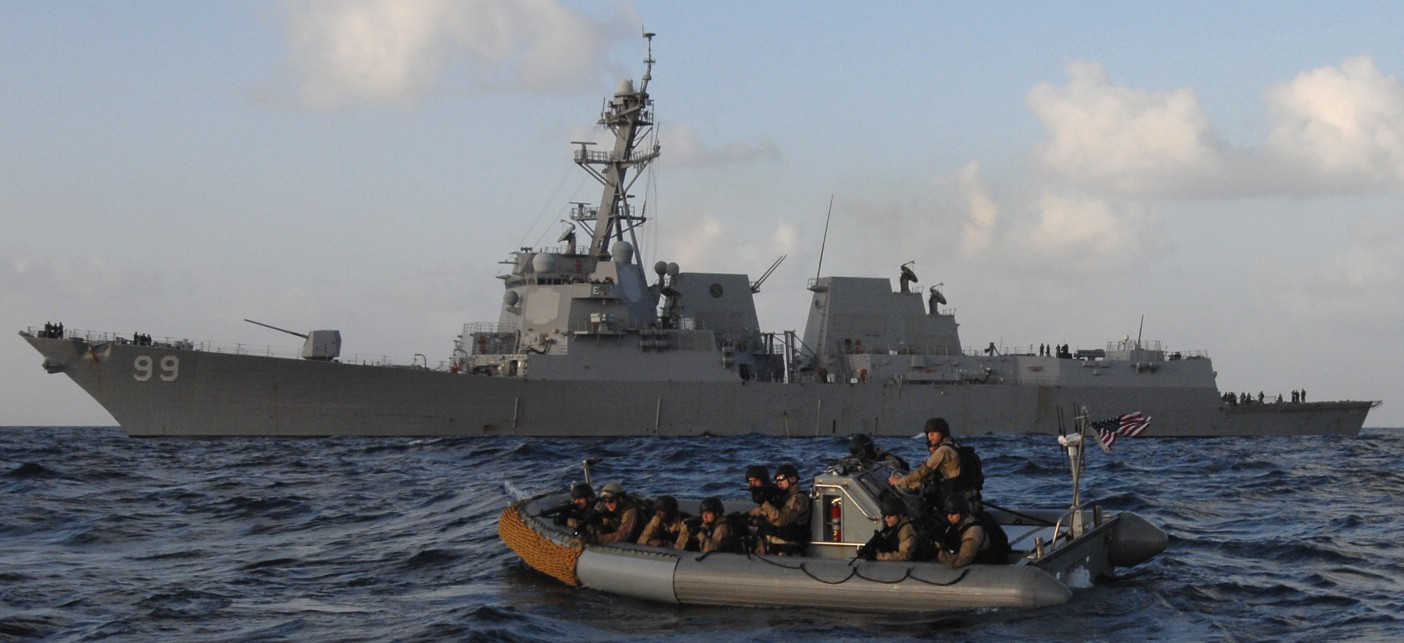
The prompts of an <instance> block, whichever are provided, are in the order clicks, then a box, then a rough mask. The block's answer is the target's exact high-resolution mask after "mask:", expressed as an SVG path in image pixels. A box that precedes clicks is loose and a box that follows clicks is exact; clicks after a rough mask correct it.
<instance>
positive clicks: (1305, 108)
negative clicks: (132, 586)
mask: <svg viewBox="0 0 1404 643" xmlns="http://www.w3.org/2000/svg"><path fill="white" fill-rule="evenodd" d="M989 5H990V3H929V2H911V3H898V2H893V3H879V4H867V3H839V2H832V3H813V2H804V3H799V2H771V3H739V2H709V3H676V2H637V3H576V2H564V3H563V2H545V1H540V2H492V1H481V2H472V3H461V2H451V1H447V0H444V1H428V0H426V1H421V2H380V1H365V2H331V3H321V2H272V1H268V2H233V3H188V2H29V1H12V2H6V3H0V88H3V89H0V217H3V219H0V220H3V222H4V226H5V230H6V234H4V235H3V236H0V302H3V304H2V305H0V316H3V320H2V321H3V322H4V325H6V326H8V327H9V328H11V329H12V330H15V331H17V330H21V329H24V328H27V327H37V326H42V324H43V323H44V322H46V321H62V322H64V323H65V324H66V325H67V327H68V328H70V329H82V330H93V331H112V332H118V333H121V334H131V333H133V332H143V333H148V334H151V335H154V336H156V337H158V338H160V337H175V338H189V339H193V340H197V341H204V340H208V341H215V342H222V343H244V344H251V345H268V344H273V345H283V344H287V342H286V341H285V340H286V339H291V338H285V337H284V336H281V335H278V334H276V333H271V332H270V331H267V330H266V329H261V328H258V327H255V326H252V325H249V324H246V323H244V322H243V321H242V320H243V319H244V318H252V319H258V320H261V321H266V322H269V323H273V324H277V325H280V326H284V327H291V328H298V329H312V328H339V329H340V330H341V331H342V333H343V336H344V337H345V345H344V348H343V352H345V353H347V354H360V355H367V356H382V355H384V356H390V357H392V358H399V359H403V360H406V361H408V359H409V358H410V356H412V355H414V354H415V353H422V354H425V355H427V356H429V357H430V359H431V360H432V361H437V360H438V359H442V358H444V357H447V355H448V354H449V352H450V351H451V349H452V341H453V338H454V336H455V335H457V334H458V332H460V330H461V328H462V326H463V324H464V323H467V322H475V321H493V320H495V319H496V317H497V312H496V307H497V304H498V302H499V301H500V300H501V282H500V281H499V280H497V279H494V278H493V277H494V276H495V275H497V274H498V272H499V270H500V265H499V263H498V262H499V261H501V260H502V259H504V258H505V257H506V256H507V253H508V252H509V251H511V250H513V249H515V248H517V247H519V246H523V245H527V246H534V245H546V244H549V243H551V242H554V240H555V237H556V236H557V235H558V234H559V232H560V229H561V225H560V223H559V220H560V219H561V218H562V217H563V216H564V213H565V210H566V208H567V207H568V203H569V202H570V201H578V200H594V199H597V198H598V196H599V190H598V188H597V186H596V185H595V184H594V182H593V180H591V179H589V177H587V176H586V175H585V174H584V173H583V172H581V171H580V170H579V169H578V168H576V167H575V166H574V165H573V164H572V163H571V162H570V156H569V154H570V149H571V148H570V146H569V141H572V140H581V139H582V138H591V139H599V138H600V135H599V132H598V131H596V130H595V129H594V122H595V120H596V118H597V117H598V110H599V108H600V105H601V100H602V98H603V97H604V96H605V95H607V94H609V93H612V92H613V90H614V88H615V87H616V86H617V84H618V82H619V81H620V80H622V79H624V78H635V79H637V77H638V76H639V75H640V73H641V68H642V65H641V60H642V58H643V57H644V55H645V48H644V45H643V41H642V39H641V38H640V37H639V33H640V31H641V29H642V28H645V27H646V28H647V29H648V30H649V31H653V32H656V33H657V34H658V37H657V38H656V39H655V41H654V56H655V58H656V59H657V61H658V62H657V65H656V66H655V68H654V80H653V84H652V85H651V86H650V88H651V92H652V94H653V97H654V99H655V101H656V113H657V121H658V129H659V136H660V140H661V142H662V145H663V157H662V158H661V159H660V160H659V161H658V162H657V163H656V164H655V166H654V168H653V171H652V173H651V174H650V175H649V176H648V177H647V189H646V190H642V191H641V192H643V194H641V196H640V197H639V198H640V199H643V198H645V197H647V201H648V203H649V206H648V207H649V210H650V212H651V216H652V219H651V223H650V227H649V230H648V235H647V236H646V237H645V242H646V247H645V248H644V252H645V258H646V260H648V261H649V262H652V261H655V260H659V259H662V260H668V261H677V262H678V263H680V264H681V265H682V266H683V268H684V269H692V270H706V271H726V272H746V273H750V274H751V275H752V276H753V277H754V276H758V275H759V274H760V273H761V272H763V271H764V270H765V268H766V267H767V266H769V265H770V263H771V262H772V261H774V260H775V258H777V257H779V256H780V255H788V259H786V261H785V263H784V264H782V266H781V267H780V268H779V269H778V270H777V271H776V272H775V274H773V275H772V276H771V277H770V279H769V281H767V282H766V286H765V288H764V289H763V290H762V292H761V294H760V296H759V300H758V306H759V309H760V313H761V317H762V324H763V325H764V326H765V327H766V329H767V330H775V331H778V330H784V329H795V330H800V329H801V328H802V326H803V323H804V314H805V307H806V304H807V299H808V298H807V294H808V293H807V291H805V290H804V285H805V280H806V279H808V278H810V277H812V276H813V275H814V272H815V270H816V267H817V261H818V253H819V245H820V238H821V236H822V234H823V226H824V214H825V211H826V210H827V208H828V203H829V199H830V196H832V197H833V199H834V214H833V224H832V228H831V230H830V233H829V242H828V247H827V249H826V250H825V254H824V264H823V271H824V273H825V274H846V275H860V276H887V277H891V278H894V280H895V276H896V274H897V267H898V265H899V264H901V263H903V262H906V261H915V262H916V263H915V268H916V271H917V273H918V275H920V276H921V277H922V279H923V282H922V283H923V284H930V283H936V282H940V283H943V284H944V292H945V294H946V296H947V298H948V299H949V300H950V305H951V306H952V307H953V308H954V309H955V312H956V314H957V318H958V319H959V320H960V321H961V324H962V325H961V333H962V339H963V340H964V342H965V344H966V345H967V346H984V345H985V344H987V343H989V342H995V343H997V344H999V345H1002V346H1006V347H1010V348H1015V347H1021V346H1022V347H1027V346H1029V345H1035V346H1036V345H1037V344H1040V343H1059V344H1061V343H1069V344H1071V345H1073V346H1074V347H1085V348H1097V347H1102V346H1104V345H1105V344H1106V342H1108V341H1113V340H1116V339H1119V338H1121V337H1122V336H1124V335H1131V336H1133V337H1134V336H1135V335H1136V334H1137V332H1138V329H1139V328H1140V325H1141V319H1142V316H1144V319H1145V322H1144V336H1145V337H1146V338H1147V339H1151V340H1159V341H1162V342H1164V344H1165V345H1166V346H1167V347H1169V348H1171V349H1173V350H1180V351H1203V352H1206V353H1207V354H1208V355H1209V356H1210V357H1212V358H1213V359H1214V360H1215V367H1216V368H1217V370H1218V372H1219V383H1220V387H1221V389H1223V390H1232V391H1245V390H1246V391H1251V392H1257V391H1260V390H1261V391H1264V392H1266V393H1268V394H1269V395H1275V394H1276V393H1282V394H1283V395H1284V396H1286V395H1289V393H1290V391H1291V390H1292V389H1298V388H1306V389H1307V390H1308V392H1309V396H1310V398H1311V399H1314V400H1321V399H1375V400H1385V401H1386V404H1385V405H1384V406H1383V407H1381V408H1380V409H1377V410H1376V411H1374V412H1373V413H1372V414H1371V416H1370V420H1369V421H1368V422H1367V425H1368V426H1393V427H1399V426H1404V403H1401V396H1400V395H1399V393H1400V389H1401V386H1400V384H1399V382H1400V381H1401V379H1400V377H1399V375H1398V374H1397V371H1398V365H1399V364H1404V323H1401V320H1404V83H1402V82H1401V80H1400V76H1401V74H1404V50H1401V49H1400V48H1399V47H1398V45H1397V36H1398V34H1399V33H1404V9H1401V8H1400V7H1399V6H1397V4H1395V3H1388V2H1378V3H1375V2H1351V3H1310V2H1301V3H1297V2H1262V3H1208V2H1204V3H1197V2H1176V3H1156V4H1151V3H1125V2H1106V3H1101V2H1074V3H1045V2H1027V3H1003V4H995V5H994V6H989ZM639 185H640V186H641V187H643V186H644V182H640V184H639ZM294 347H295V346H294ZM39 361H40V359H39V357H38V356H37V355H36V354H34V353H33V352H32V351H31V350H30V349H29V348H28V346H27V345H25V344H24V342H23V341H21V340H20V339H19V338H17V337H16V338H14V339H12V340H11V341H7V342H0V364H3V365H4V367H3V368H0V400H2V401H3V404H0V425H20V424H59V425H63V424H111V423H112V420H111V418H110V417H108V416H107V415H106V413H105V412H103V411H102V409H101V408H100V407H99V406H98V405H97V404H96V403H95V402H92V401H91V400H89V399H88V398H87V397H86V395H84V394H83V393H82V392H81V391H79V389H78V388H77V387H76V386H74V385H73V384H72V383H70V382H69V381H68V380H67V379H66V378H62V377H59V376H48V375H46V374H44V372H43V371H42V370H41V369H40V368H39Z"/></svg>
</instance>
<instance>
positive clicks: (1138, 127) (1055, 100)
mask: <svg viewBox="0 0 1404 643" xmlns="http://www.w3.org/2000/svg"><path fill="white" fill-rule="evenodd" d="M1067 69H1068V77H1069V82H1068V84H1066V85H1062V86H1054V85H1052V84H1048V83H1044V84H1040V85H1038V86H1036V87H1034V88H1033V90H1031V91H1030V92H1029V94H1028V99H1027V103H1028V106H1029V109H1030V110H1032V111H1033V113H1034V115H1035V116H1037V117H1038V118H1039V120H1041V121H1042V122H1043V126H1044V128H1045V129H1046V130H1047V131H1048V136H1049V140H1048V141H1047V142H1046V143H1044V144H1043V145H1041V146H1040V147H1039V148H1038V149H1037V150H1036V155H1037V158H1038V159H1039V160H1040V161H1041V162H1042V164H1043V166H1044V167H1045V168H1046V169H1048V170H1049V171H1051V172H1052V173H1054V174H1055V175H1058V176H1061V177H1064V178H1067V179H1070V180H1074V181H1081V182H1090V183H1105V184H1108V185H1109V186H1110V187H1112V188H1115V189H1118V190H1121V191H1126V192H1133V193H1135V192H1158V191H1160V190H1161V188H1163V187H1164V186H1165V184H1166V183H1167V179H1175V181H1174V182H1178V179H1179V177H1181V176H1183V175H1186V174H1195V175H1200V174H1205V173H1210V172H1213V171H1214V170H1215V166H1216V165H1217V164H1218V161H1219V159H1218V152H1217V149H1218V147H1219V144H1218V142H1217V140H1216V138H1215V136H1214V134H1213V131H1212V129H1211V128H1210V126H1209V122H1208V119H1207V118H1206V117H1205V114H1204V110H1203V109H1202V108H1201V107H1200V105H1199V99H1198V98H1197V97H1196V95H1195V92H1194V90H1192V89H1188V88H1183V89H1178V90H1175V91H1171V92H1164V91H1158V92H1152V91H1145V90H1140V89H1133V88H1129V87H1123V86H1119V85H1114V84H1112V83H1111V80H1110V77H1109V76H1108V75H1107V73H1106V71H1105V70H1104V69H1103V68H1102V67H1101V65H1097V64H1095V63H1087V62H1076V63H1072V64H1070V65H1068V68H1067Z"/></svg>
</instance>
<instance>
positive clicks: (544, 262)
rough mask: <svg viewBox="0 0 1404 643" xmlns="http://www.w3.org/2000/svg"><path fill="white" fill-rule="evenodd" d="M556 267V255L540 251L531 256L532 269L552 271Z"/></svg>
mask: <svg viewBox="0 0 1404 643" xmlns="http://www.w3.org/2000/svg"><path fill="white" fill-rule="evenodd" d="M555 267H556V261H555V257H552V256H551V255H549V254H547V253H544V252H540V253H537V254H536V256H535V257H532V258H531V269H532V270H534V271H536V272H551V270H553V269H554V268H555Z"/></svg>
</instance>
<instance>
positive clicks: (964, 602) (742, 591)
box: [499, 497, 1106, 612]
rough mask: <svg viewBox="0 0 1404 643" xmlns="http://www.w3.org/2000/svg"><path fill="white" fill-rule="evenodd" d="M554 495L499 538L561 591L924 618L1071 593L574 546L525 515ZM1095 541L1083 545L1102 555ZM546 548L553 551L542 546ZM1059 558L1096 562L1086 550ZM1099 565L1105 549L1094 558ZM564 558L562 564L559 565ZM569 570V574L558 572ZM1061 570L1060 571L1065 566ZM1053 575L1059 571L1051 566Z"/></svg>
mask: <svg viewBox="0 0 1404 643" xmlns="http://www.w3.org/2000/svg"><path fill="white" fill-rule="evenodd" d="M559 500H560V498H559V497H556V498H550V499H545V500H543V499H539V498H538V499H535V500H530V501H526V502H523V503H518V504H515V505H513V506H511V507H508V508H507V509H506V510H505V511H504V512H503V514H502V518H501V519H500V521H499V534H500V535H501V538H502V540H503V541H504V542H505V543H507V545H508V546H509V547H511V548H512V549H513V550H514V551H516V552H517V553H518V554H519V555H521V556H522V558H523V560H525V561H526V562H527V564H528V565H531V566H532V567H533V568H536V569H538V570H540V571H543V572H546V573H548V574H550V575H552V576H555V577H556V578H558V579H560V580H563V581H565V582H567V583H568V584H570V585H574V586H578V587H584V588H588V589H594V590H598V591H602V592H607V593H611V594H617V595H621V596H628V597H632V598H638V599H642V600H648V601H656V602H663V603H673V604H684V605H730V606H739V607H807V608H831V609H843V610H852V611H866V612H933V611H940V610H950V609H967V608H1033V607H1047V606H1051V605H1060V604H1063V603H1066V602H1067V601H1068V600H1069V599H1071V597H1072V591H1071V590H1070V589H1069V588H1068V586H1067V585H1065V584H1064V583H1062V582H1060V581H1059V580H1058V579H1057V578H1056V577H1055V574H1054V573H1050V572H1049V571H1048V570H1046V569H1044V568H1042V567H1038V566H1032V565H1023V564H1020V565H972V566H969V567H966V568H963V569H948V568H946V567H945V566H943V565H941V564H939V563H934V562H925V563H921V562H900V563H899V562H879V561H864V560H851V559H835V558H801V557H783V556H769V555H766V556H762V555H743V554H725V553H711V554H700V553H696V552H684V551H677V550H670V549H660V548H656V547H645V546H640V545H608V546H604V545H583V544H581V543H579V542H578V541H577V540H575V539H574V537H573V536H572V535H570V534H566V533H564V532H562V531H560V530H559V529H558V528H555V527H553V526H552V525H551V524H550V523H548V522H547V521H544V520H542V519H540V518H538V517H536V516H535V515H534V514H535V513H539V508H540V507H541V506H548V505H552V504H554V503H556V502H558V501H559ZM1103 547H1104V545H1102V544H1100V541H1099V542H1098V543H1096V544H1094V545H1092V548H1093V549H1094V550H1101V549H1102V548H1103ZM553 548H554V549H555V550H556V551H555V552H549V551H547V550H550V549H553ZM1074 553H1075V554H1076V555H1074V556H1071V557H1069V558H1065V559H1062V560H1064V562H1067V563H1069V564H1070V565H1073V564H1075V565H1086V564H1087V562H1086V561H1084V560H1083V559H1084V558H1085V559H1088V560H1096V559H1097V558H1098V557H1097V556H1096V555H1094V554H1093V553H1092V550H1088V551H1082V550H1081V549H1079V550H1078V551H1077V552H1074ZM1101 558H1103V559H1105V558H1106V555H1105V551H1102V552H1101ZM566 559H569V560H570V562H569V563H565V562H564V561H565V560H566ZM566 567H568V568H569V569H570V573H568V574H561V573H560V571H561V570H562V569H564V568H566ZM1071 568H1072V567H1068V568H1067V569H1071ZM1056 571H1058V572H1059V573H1061V572H1062V571H1065V570H1064V569H1063V568H1059V569H1058V570H1056Z"/></svg>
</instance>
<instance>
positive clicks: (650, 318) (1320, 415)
mask: <svg viewBox="0 0 1404 643" xmlns="http://www.w3.org/2000/svg"><path fill="white" fill-rule="evenodd" d="M653 64H654V60H653V56H652V53H651V49H650V53H649V56H648V58H647V59H646V60H645V73H644V75H643V77H642V78H641V80H640V82H639V83H637V84H635V83H634V82H633V81H630V80H626V81H624V82H623V83H621V85H620V87H619V90H618V92H617V93H615V94H614V96H613V97H611V98H610V99H608V101H607V102H606V104H605V107H604V110H603V114H602V116H601V118H600V121H599V124H600V125H601V126H603V127H604V128H605V129H607V130H609V131H610V132H612V133H613V147H612V149H609V150H601V149H592V148H591V146H590V145H591V144H589V143H579V144H578V145H579V147H578V148H576V149H575V150H574V160H575V163H576V164H577V165H579V166H580V167H581V168H583V169H585V170H586V171H588V172H589V173H590V174H591V175H592V176H594V177H595V178H596V179H597V180H598V181H599V182H600V184H601V185H602V186H603V194H602V196H601V198H600V201H599V203H598V205H596V206H593V207H592V206H588V205H581V204H577V205H576V206H575V207H574V208H573V209H572V211H571V221H570V222H569V223H570V225H571V227H570V229H569V230H567V232H566V234H563V235H562V238H561V239H560V242H559V243H560V245H558V246H555V247H550V248H521V249H518V250H517V251H516V252H514V253H512V256H511V258H510V259H509V261H508V262H507V265H508V266H509V269H508V270H507V274H505V275H502V276H501V277H500V278H501V279H502V280H503V282H504V285H505V289H506V292H505V294H504V296H503V299H502V304H501V313H500V315H499V317H498V319H497V321H496V322H483V323H469V324H466V325H465V326H464V328H463V331H462V334H460V335H459V336H458V337H457V339H456V341H455V345H454V348H453V351H452V354H451V355H449V356H448V358H447V359H445V360H443V361H442V362H440V363H438V364H436V365H431V364H430V363H429V360H427V359H424V360H416V362H415V363H414V364H412V365H393V364H388V363H369V364H368V363H351V360H346V361H343V360H341V359H340V350H341V334H340V332H339V331H335V330H316V331H309V332H307V333H291V331H285V332H290V333H291V334H293V335H297V336H299V337H301V338H302V339H303V340H304V341H303V345H302V349H301V354H300V355H297V354H292V355H288V356H279V355H274V354H272V353H271V351H254V352H251V351H249V350H247V349H246V348H240V347H221V346H216V345H213V344H206V343H196V342H191V341H188V340H183V339H156V338H153V337H151V336H149V335H144V334H137V335H133V336H127V335H120V336H119V335H116V334H111V333H95V332H85V331H77V332H75V331H71V330H68V329H65V328H64V327H63V326H62V325H61V324H46V325H44V326H43V327H42V328H29V329H26V330H23V331H20V335H21V336H22V337H23V338H24V339H25V340H26V341H28V342H29V343H30V345H32V346H33V347H34V348H35V350H37V351H39V353H40V354H41V355H42V356H43V368H44V369H45V370H46V371H48V372H49V373H62V374H65V375H67V376H68V377H69V378H71V379H72V380H73V381H74V382H76V383H77V384H78V385H79V386H81V387H82V388H83V390H84V391H86V392H87V393H88V394H89V395H91V396H92V397H93V398H94V399H95V400H97V401H98V403H99V404H101V405H102V406H103V408H105V409H106V410H107V411H108V412H109V413H111V414H112V417H113V418H114V419H116V421H117V422H118V423H119V424H120V425H121V426H122V428H123V429H124V430H125V431H126V432H127V433H128V434H129V435H132V436H233V435H256V436H332V435H378V436H429V435H516V436H635V435H657V436H673V435H701V434H712V435H736V434H745V433H752V432H758V433H765V434H773V435H782V436H814V435H835V434H837V435H846V434H851V433H858V432H863V433H868V434H870V435H910V434H912V433H914V432H916V430H917V429H918V428H919V427H920V426H921V425H922V422H924V421H925V420H926V419H927V418H929V417H932V416H943V417H945V418H947V419H948V420H949V421H950V422H951V424H952V426H954V427H955V428H956V430H957V431H958V432H959V433H961V434H967V435H968V434H984V433H994V434H1022V433H1045V434H1052V433H1056V432H1057V430H1058V427H1059V424H1060V415H1061V413H1062V412H1063V409H1069V410H1071V409H1074V408H1081V407H1087V408H1090V409H1092V410H1093V411H1094V412H1096V413H1106V414H1107V415H1115V414H1118V413H1126V412H1133V411H1135V412H1141V413H1144V414H1145V415H1148V416H1150V417H1151V418H1152V419H1153V422H1152V423H1151V425H1150V426H1149V427H1148V428H1147V429H1146V430H1145V432H1144V433H1142V434H1141V435H1142V436H1144V437H1192V436H1222V435H1304V434H1345V435H1355V434H1357V433H1359V431H1360V429H1361V426H1362V425H1363V423H1364V421H1365V417H1366V414H1367V413H1368V412H1369V410H1370V409H1371V408H1373V407H1374V406H1376V405H1378V404H1379V402H1370V401H1336V402H1325V401H1323V402H1311V403H1305V402H1302V403H1278V404H1273V403H1266V404H1264V403H1259V402H1258V401H1257V400H1251V401H1249V403H1239V400H1238V399H1236V398H1234V397H1233V396H1232V395H1229V394H1224V393H1221V392H1220V391H1219V390H1218V388H1217V384H1216V382H1215V372H1214V368H1213V365H1212V363H1211V362H1210V360H1209V358H1208V357H1207V355H1205V354H1203V353H1197V352H1184V353H1181V352H1170V351H1168V350H1166V349H1164V348H1163V347H1162V345H1161V344H1160V343H1159V342H1142V341H1140V340H1139V339H1136V340H1123V341H1119V342H1113V343H1110V344H1108V346H1107V347H1106V348H1105V349H1099V350H1092V351H1077V352H1076V353H1072V352H1070V351H1067V350H1057V351H1048V352H1047V354H1033V353H1032V352H1030V353H1029V354H1011V353H1010V352H1008V351H1000V350H996V349H995V348H994V347H993V346H991V347H989V348H982V349H979V350H967V348H966V347H964V346H963V345H962V344H961V341H960V335H959V332H958V324H957V323H956V320H955V317H954V315H953V314H952V313H951V312H950V311H949V310H943V309H942V308H941V305H942V304H944V303H945V298H944V296H943V295H942V293H941V292H940V291H938V290H937V289H935V288H931V289H929V290H928V291H927V292H921V291H917V290H914V289H913V288H911V283H912V282H914V281H915V275H914V274H913V273H912V272H911V271H910V270H909V269H907V268H906V267H905V266H903V267H901V272H900V275H901V276H900V278H899V280H898V281H899V283H898V287H897V288H895V289H894V287H893V284H892V282H891V281H890V280H889V279H887V278H878V277H840V276H822V277H816V278H815V279H813V280H811V281H810V282H809V283H808V284H807V287H808V290H809V291H810V292H811V303H810V305H809V315H808V320H807V322H806V326H805V329H804V332H803V334H802V335H800V334H798V333H796V332H794V331H784V332H763V331H762V330H760V329H761V325H760V322H759V320H758V318H757V314H756V307H755V300H754V297H755V295H756V293H758V292H759V286H760V282H761V281H764V277H762V278H761V279H759V280H756V281H752V280H751V278H750V277H749V276H748V275H745V274H728V273H705V272H687V271H684V270H682V269H681V268H680V267H679V266H678V265H677V264H676V263H669V262H664V261H659V262H657V263H655V264H654V265H652V266H647V267H646V266H645V264H644V260H643V258H642V254H641V253H640V252H639V250H638V235H637V232H638V230H639V229H640V227H641V226H643V225H644V224H645V222H646V220H647V218H646V217H645V216H644V215H643V213H642V211H636V209H635V208H634V207H633V206H631V204H630V202H629V198H630V197H629V190H630V188H631V186H632V185H633V183H634V181H635V180H637V178H638V177H639V176H640V174H641V171H642V170H643V169H644V168H645V167H646V166H647V165H648V164H649V163H651V162H652V161H653V160H654V159H656V158H658V156H659V154H660V146H659V144H658V143H657V140H656V136H655V135H654V133H655V131H654V127H653V101H652V100H651V98H650V97H649V94H648V85H649V81H650V79H651V73H652V69H653ZM576 231H581V232H583V233H584V234H582V235H580V237H581V240H580V243H577V242H576ZM772 269H773V266H772ZM767 274H768V273H767ZM255 323H257V322H255ZM279 330H281V329H279ZM1040 353H1044V351H1040Z"/></svg>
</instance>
